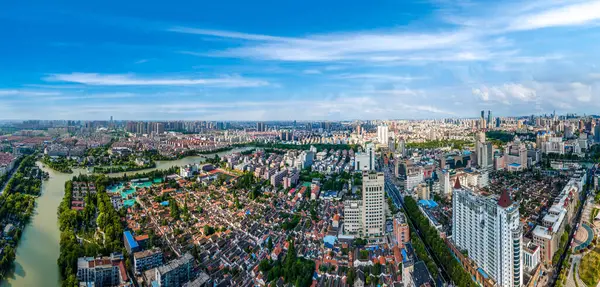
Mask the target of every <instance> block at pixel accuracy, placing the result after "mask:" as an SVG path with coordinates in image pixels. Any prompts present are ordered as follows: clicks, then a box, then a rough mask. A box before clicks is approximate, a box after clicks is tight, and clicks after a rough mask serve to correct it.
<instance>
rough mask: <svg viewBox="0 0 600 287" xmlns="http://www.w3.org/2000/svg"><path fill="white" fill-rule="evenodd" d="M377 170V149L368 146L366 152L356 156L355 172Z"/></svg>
mask: <svg viewBox="0 0 600 287" xmlns="http://www.w3.org/2000/svg"><path fill="white" fill-rule="evenodd" d="M373 169H375V147H374V146H373V145H372V144H368V145H367V147H366V150H365V151H364V152H357V153H356V155H355V156H354V170H356V171H363V170H373Z"/></svg>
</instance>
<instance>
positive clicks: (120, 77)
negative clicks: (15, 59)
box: [44, 73, 269, 87]
mask: <svg viewBox="0 0 600 287" xmlns="http://www.w3.org/2000/svg"><path fill="white" fill-rule="evenodd" d="M44 80H45V81H48V82H70V83H80V84H85V85H90V86H186V85H201V86H211V87H261V86H266V85H268V84H269V83H268V82H267V81H263V80H255V79H246V78H242V77H238V76H235V77H223V78H207V79H198V78H157V77H153V78H142V77H137V76H135V75H132V74H96V73H71V74H51V75H49V76H47V77H45V78H44Z"/></svg>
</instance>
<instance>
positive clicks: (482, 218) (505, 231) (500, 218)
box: [452, 178, 523, 287]
mask: <svg viewBox="0 0 600 287" xmlns="http://www.w3.org/2000/svg"><path fill="white" fill-rule="evenodd" d="M521 238H522V227H521V225H520V221H519V205H518V204H517V203H513V202H512V201H511V199H510V196H509V195H508V192H507V191H503V192H502V194H501V195H500V197H498V196H493V195H492V196H482V195H479V194H475V193H474V192H473V191H471V190H468V189H465V188H463V187H462V186H461V185H460V181H459V180H458V178H457V180H456V183H455V184H454V190H453V192H452V241H453V242H454V244H455V245H456V247H458V248H459V249H461V250H466V251H467V252H468V255H469V257H470V258H471V259H473V260H474V261H475V263H477V265H479V267H481V268H482V269H483V270H484V271H485V272H486V273H487V274H488V275H490V277H492V278H493V279H494V280H495V281H496V283H497V284H498V286H502V287H520V286H521V285H522V284H523V265H522V258H521V256H522V255H521V254H522V252H521V243H522V239H521Z"/></svg>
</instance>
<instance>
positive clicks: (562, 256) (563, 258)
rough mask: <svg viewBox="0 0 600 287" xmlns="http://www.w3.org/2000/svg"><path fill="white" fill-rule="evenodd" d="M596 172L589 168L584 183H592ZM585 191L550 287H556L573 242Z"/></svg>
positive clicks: (581, 196) (586, 191)
mask: <svg viewBox="0 0 600 287" xmlns="http://www.w3.org/2000/svg"><path fill="white" fill-rule="evenodd" d="M595 171H596V169H595V168H590V169H589V170H588V174H587V176H588V178H586V182H593V179H592V175H593V174H594V172H595ZM586 186H587V189H586V190H584V192H582V193H580V194H579V201H580V202H581V204H580V206H579V209H578V210H577V215H576V216H575V220H574V221H573V222H575V225H574V226H573V227H572V228H571V232H570V233H569V240H567V244H565V247H564V249H563V250H562V254H561V256H560V260H559V261H558V267H557V268H556V271H555V272H554V274H553V275H552V279H551V281H550V282H551V284H550V286H555V285H556V279H557V277H558V274H560V271H561V270H562V267H563V262H564V261H565V260H567V259H568V258H566V257H567V250H569V248H571V243H572V242H573V237H574V236H575V232H576V231H577V230H576V228H575V226H577V223H578V222H579V221H580V220H581V213H582V211H583V207H584V205H585V204H584V201H585V200H586V199H587V197H588V193H589V190H590V189H589V185H586Z"/></svg>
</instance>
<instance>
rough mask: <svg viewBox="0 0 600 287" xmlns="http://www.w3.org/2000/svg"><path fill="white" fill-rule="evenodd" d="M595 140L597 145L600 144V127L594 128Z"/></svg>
mask: <svg viewBox="0 0 600 287" xmlns="http://www.w3.org/2000/svg"><path fill="white" fill-rule="evenodd" d="M594 140H595V141H596V142H597V143H600V125H596V126H595V127H594Z"/></svg>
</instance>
